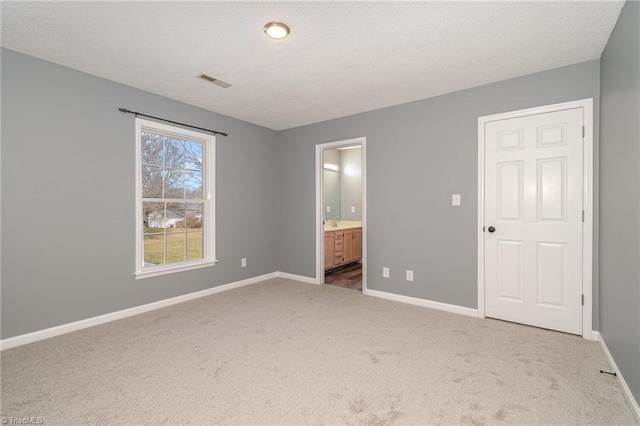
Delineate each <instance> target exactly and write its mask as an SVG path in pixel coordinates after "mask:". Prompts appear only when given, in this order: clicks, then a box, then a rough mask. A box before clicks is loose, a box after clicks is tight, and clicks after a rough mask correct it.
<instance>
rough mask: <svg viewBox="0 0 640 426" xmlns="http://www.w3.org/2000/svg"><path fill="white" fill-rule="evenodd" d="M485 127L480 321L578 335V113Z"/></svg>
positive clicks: (580, 113)
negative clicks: (487, 319) (482, 310)
mask: <svg viewBox="0 0 640 426" xmlns="http://www.w3.org/2000/svg"><path fill="white" fill-rule="evenodd" d="M485 126H486V127H485V205H484V208H485V226H486V228H487V231H488V228H489V226H493V227H494V228H495V231H494V232H485V234H484V240H485V314H486V316H489V317H494V318H499V319H504V320H508V321H514V322H519V323H523V324H529V325H534V326H538V327H543V328H549V329H554V330H559V331H564V332H569V333H575V334H581V333H582V220H583V219H582V209H583V200H582V193H583V192H582V190H583V188H582V184H583V158H582V155H583V134H582V131H583V130H582V129H583V127H582V126H583V110H582V108H576V109H570V110H565V111H559V112H553V113H546V114H536V115H530V116H526V117H520V118H513V119H507V120H500V121H493V122H489V123H486V125H485Z"/></svg>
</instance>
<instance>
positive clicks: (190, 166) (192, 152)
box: [184, 141, 203, 172]
mask: <svg viewBox="0 0 640 426" xmlns="http://www.w3.org/2000/svg"><path fill="white" fill-rule="evenodd" d="M202 151H203V149H202V144H201V143H199V142H191V141H184V152H185V163H184V168H185V169H187V170H195V171H199V172H201V171H202Z"/></svg>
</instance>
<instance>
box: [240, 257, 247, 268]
mask: <svg viewBox="0 0 640 426" xmlns="http://www.w3.org/2000/svg"><path fill="white" fill-rule="evenodd" d="M240 266H241V267H243V268H246V267H247V258H246V257H243V258H242V260H240Z"/></svg>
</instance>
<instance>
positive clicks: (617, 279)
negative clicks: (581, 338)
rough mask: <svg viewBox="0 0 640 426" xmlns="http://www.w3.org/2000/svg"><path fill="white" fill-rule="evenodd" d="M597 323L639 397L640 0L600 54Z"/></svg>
mask: <svg viewBox="0 0 640 426" xmlns="http://www.w3.org/2000/svg"><path fill="white" fill-rule="evenodd" d="M601 69H602V81H601V96H602V107H601V133H600V139H601V141H602V144H601V149H600V283H601V285H600V331H601V333H602V336H603V338H604V340H605V342H606V343H607V347H608V348H609V350H610V351H611V354H612V355H613V357H614V359H615V360H616V364H617V365H618V368H620V370H621V372H622V375H623V376H624V377H625V380H626V381H627V383H628V385H629V387H630V388H631V391H632V392H633V394H634V395H635V398H636V400H637V401H640V269H639V268H640V266H639V265H640V124H639V123H640V3H637V2H629V1H628V2H627V3H626V4H625V6H624V8H623V9H622V12H621V14H620V18H619V19H618V23H617V25H616V27H615V28H614V30H613V33H612V35H611V38H610V39H609V43H608V44H607V47H606V48H605V50H604V53H603V54H602V58H601Z"/></svg>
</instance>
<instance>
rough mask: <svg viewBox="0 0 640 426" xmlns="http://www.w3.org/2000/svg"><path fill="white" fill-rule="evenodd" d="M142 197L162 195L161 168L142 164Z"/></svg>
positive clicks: (158, 196)
mask: <svg viewBox="0 0 640 426" xmlns="http://www.w3.org/2000/svg"><path fill="white" fill-rule="evenodd" d="M142 197H143V198H160V197H162V168H160V167H157V166H142Z"/></svg>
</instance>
